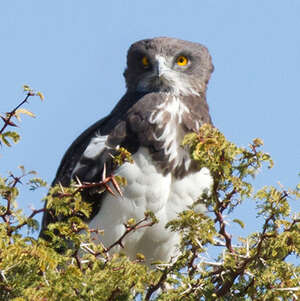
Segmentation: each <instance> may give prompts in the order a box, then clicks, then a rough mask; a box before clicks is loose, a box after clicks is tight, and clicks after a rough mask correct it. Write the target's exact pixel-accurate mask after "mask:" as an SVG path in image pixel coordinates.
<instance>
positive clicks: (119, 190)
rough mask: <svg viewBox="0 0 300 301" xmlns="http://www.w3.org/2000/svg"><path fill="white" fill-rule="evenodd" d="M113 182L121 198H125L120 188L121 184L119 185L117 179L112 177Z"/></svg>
mask: <svg viewBox="0 0 300 301" xmlns="http://www.w3.org/2000/svg"><path fill="white" fill-rule="evenodd" d="M111 181H112V184H113V186H114V187H115V189H116V190H117V191H118V193H119V194H120V196H121V197H123V193H122V190H121V188H120V186H119V184H118V182H117V181H116V179H115V177H114V176H112V177H111Z"/></svg>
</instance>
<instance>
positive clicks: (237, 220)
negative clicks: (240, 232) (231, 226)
mask: <svg viewBox="0 0 300 301" xmlns="http://www.w3.org/2000/svg"><path fill="white" fill-rule="evenodd" d="M233 222H234V223H236V224H239V225H240V227H241V228H242V229H244V228H245V224H244V222H243V221H241V220H240V219H237V218H235V219H234V220H233Z"/></svg>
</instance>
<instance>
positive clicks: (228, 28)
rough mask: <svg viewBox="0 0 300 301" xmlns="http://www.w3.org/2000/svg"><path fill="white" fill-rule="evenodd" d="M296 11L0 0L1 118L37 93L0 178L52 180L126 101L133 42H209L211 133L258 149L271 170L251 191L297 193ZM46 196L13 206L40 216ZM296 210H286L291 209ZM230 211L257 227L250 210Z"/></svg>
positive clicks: (171, 1)
mask: <svg viewBox="0 0 300 301" xmlns="http://www.w3.org/2000/svg"><path fill="white" fill-rule="evenodd" d="M299 13H300V2H299V1H298V0H285V1H279V0H269V1H267V0H251V1H250V0H248V1H247V0H245V1H241V0H240V1H238V0H226V1H225V0H224V1H220V0H190V1H175V0H164V1H159V0H152V1H140V0H130V1H124V0H115V1H96V0H90V1H78V0H72V1H71V0H68V1H66V0H65V1H63V0H60V1H58V0H56V1H54V0H53V1H37V0H36V1H32V0H31V1H30V0H27V1H17V0H10V1H1V2H0V41H1V47H0V66H1V69H0V87H1V97H0V112H1V113H3V112H6V111H9V110H10V109H12V108H13V107H14V106H15V105H16V104H18V102H20V100H21V99H22V97H24V95H23V94H22V88H21V87H22V85H23V84H29V85H31V86H32V87H33V88H35V89H37V90H40V91H42V92H43V93H44V95H45V101H44V103H41V102H40V101H39V99H38V98H33V99H31V101H30V104H28V105H26V106H25V107H26V108H27V109H29V110H30V111H32V112H34V113H35V114H36V115H37V117H36V119H35V120H33V119H31V118H29V117H27V116H24V117H23V119H22V123H21V124H20V129H19V132H20V133H21V135H22V140H21V142H20V143H18V145H16V146H14V147H13V148H12V149H7V148H5V147H3V148H1V157H0V172H1V174H2V175H3V174H6V173H7V172H8V171H9V170H12V171H15V170H17V166H18V165H21V164H22V165H24V166H25V167H26V168H27V169H34V170H37V171H38V173H39V176H41V177H42V178H44V179H45V180H47V181H48V182H51V181H52V179H53V177H54V175H55V172H56V169H57V167H58V164H59V162H60V159H61V157H62V155H63V153H64V151H65V150H66V148H67V147H68V146H69V145H70V143H71V142H72V141H73V140H74V139H75V138H76V137H77V136H78V135H79V134H80V133H81V131H83V130H84V129H85V128H86V127H88V126H89V125H90V124H92V123H93V122H94V121H96V120H98V119H100V118H101V117H103V116H105V115H106V114H107V113H108V112H109V111H110V110H111V109H112V108H113V107H114V105H115V104H116V102H117V101H118V100H119V99H120V97H121V96H122V95H123V94H124V92H125V84H124V79H123V75H122V73H123V70H124V67H125V59H126V51H127V49H128V47H129V46H130V44H131V43H133V42H134V41H137V40H140V39H144V38H151V37H155V36H171V37H177V38H181V39H185V40H190V41H194V42H200V43H203V44H204V45H206V46H207V47H208V49H209V51H210V53H211V55H212V57H213V63H214V65H215V71H214V73H213V75H212V78H211V81H210V83H209V88H208V103H209V105H210V112H211V115H212V118H213V121H214V124H215V125H216V126H217V127H218V128H219V129H220V130H221V131H222V132H223V133H224V134H225V135H226V137H227V138H228V139H230V140H232V141H233V142H235V143H237V144H238V145H241V146H246V145H247V144H248V143H249V142H251V140H252V139H253V138H255V137H260V138H262V139H263V140H264V142H265V145H264V149H265V151H267V152H269V153H270V154H271V155H272V157H273V159H274V161H275V167H274V168H273V170H271V171H268V170H266V169H265V170H263V171H262V172H261V173H260V174H259V175H258V177H257V179H256V181H255V188H259V187H261V186H262V185H265V184H273V185H276V183H277V182H278V181H280V182H281V183H282V184H283V185H284V186H285V187H294V186H295V185H296V184H297V183H298V182H299V177H298V173H299V172H300V166H299V163H300V140H299V112H300V92H299V79H300V35H299V28H300V18H299ZM44 193H45V192H40V193H32V192H29V191H24V194H23V196H22V198H21V204H20V206H21V207H22V208H25V209H26V210H28V208H29V206H30V205H31V204H33V205H34V206H35V207H36V208H40V207H41V206H42V203H41V202H40V199H41V195H42V194H44ZM299 207H300V206H299V205H298V206H294V208H295V210H299ZM250 208H251V206H250V205H247V204H246V205H245V206H244V207H243V208H242V209H241V210H240V211H239V212H238V214H240V217H241V218H242V219H246V225H247V226H249V227H250V228H251V227H255V226H256V223H255V213H254V211H253V210H252V209H250Z"/></svg>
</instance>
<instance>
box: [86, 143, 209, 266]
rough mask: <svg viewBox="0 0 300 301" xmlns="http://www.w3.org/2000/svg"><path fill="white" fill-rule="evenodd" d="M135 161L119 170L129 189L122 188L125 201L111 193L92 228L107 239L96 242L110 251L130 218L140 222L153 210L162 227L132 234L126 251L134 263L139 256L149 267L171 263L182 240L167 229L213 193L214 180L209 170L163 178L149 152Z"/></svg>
mask: <svg viewBox="0 0 300 301" xmlns="http://www.w3.org/2000/svg"><path fill="white" fill-rule="evenodd" d="M133 159H134V163H133V164H130V163H125V164H123V165H122V166H121V167H120V168H119V169H118V170H117V174H118V175H121V176H123V177H125V178H126V179H127V185H126V186H125V187H122V190H123V194H124V196H123V198H122V197H120V196H119V197H114V196H112V195H111V194H109V193H107V194H106V197H105V199H104V201H103V204H102V207H101V210H100V211H99V213H98V214H97V215H96V216H95V217H94V218H93V220H92V221H91V222H90V224H89V227H90V228H97V229H102V230H104V235H101V236H97V238H96V240H98V241H101V242H102V243H103V244H104V245H105V246H106V247H107V246H110V245H111V244H112V243H113V242H115V241H116V240H117V239H118V238H120V237H121V235H122V234H123V233H124V231H125V227H124V225H123V224H124V223H126V222H127V221H128V220H129V219H130V218H134V219H135V220H136V221H138V220H140V219H142V218H143V217H144V212H145V211H147V210H151V211H153V212H154V214H155V215H156V217H157V218H158V219H159V223H158V224H156V225H154V226H152V227H147V228H143V229H139V230H137V231H135V232H131V233H130V234H129V235H128V236H127V237H126V239H125V240H124V241H123V243H124V247H125V248H124V250H123V251H124V252H125V253H126V254H127V255H128V256H129V257H131V258H132V259H134V258H135V255H136V253H142V254H144V255H145V256H146V260H147V262H148V263H150V262H152V261H156V260H162V261H168V260H169V259H170V257H171V256H175V255H176V254H177V246H178V243H179V237H178V235H177V234H176V233H173V232H170V231H169V230H167V229H165V225H166V223H167V222H168V221H170V220H171V219H174V218H175V217H176V215H177V214H178V213H179V212H180V211H182V210H185V209H187V206H189V205H192V204H193V202H195V201H196V200H197V199H198V198H199V197H200V196H201V194H202V193H203V192H206V193H207V192H208V191H210V189H211V186H212V183H213V180H212V177H211V176H210V173H209V171H208V169H206V168H202V169H201V170H200V171H199V172H197V173H194V174H191V175H189V176H186V177H185V178H183V179H181V180H178V179H175V178H174V177H173V176H172V175H171V174H167V175H163V174H162V173H161V172H160V170H159V168H157V167H156V166H155V164H154V163H153V161H152V159H151V157H150V155H149V152H148V150H147V149H146V148H140V149H139V151H138V152H137V153H136V154H134V155H133ZM113 251H114V252H116V251H120V249H118V248H114V250H113Z"/></svg>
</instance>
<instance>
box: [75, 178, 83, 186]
mask: <svg viewBox="0 0 300 301" xmlns="http://www.w3.org/2000/svg"><path fill="white" fill-rule="evenodd" d="M75 179H76V181H77V183H78V184H79V185H80V186H82V182H81V181H80V179H79V178H78V176H77V175H76V176H75Z"/></svg>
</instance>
